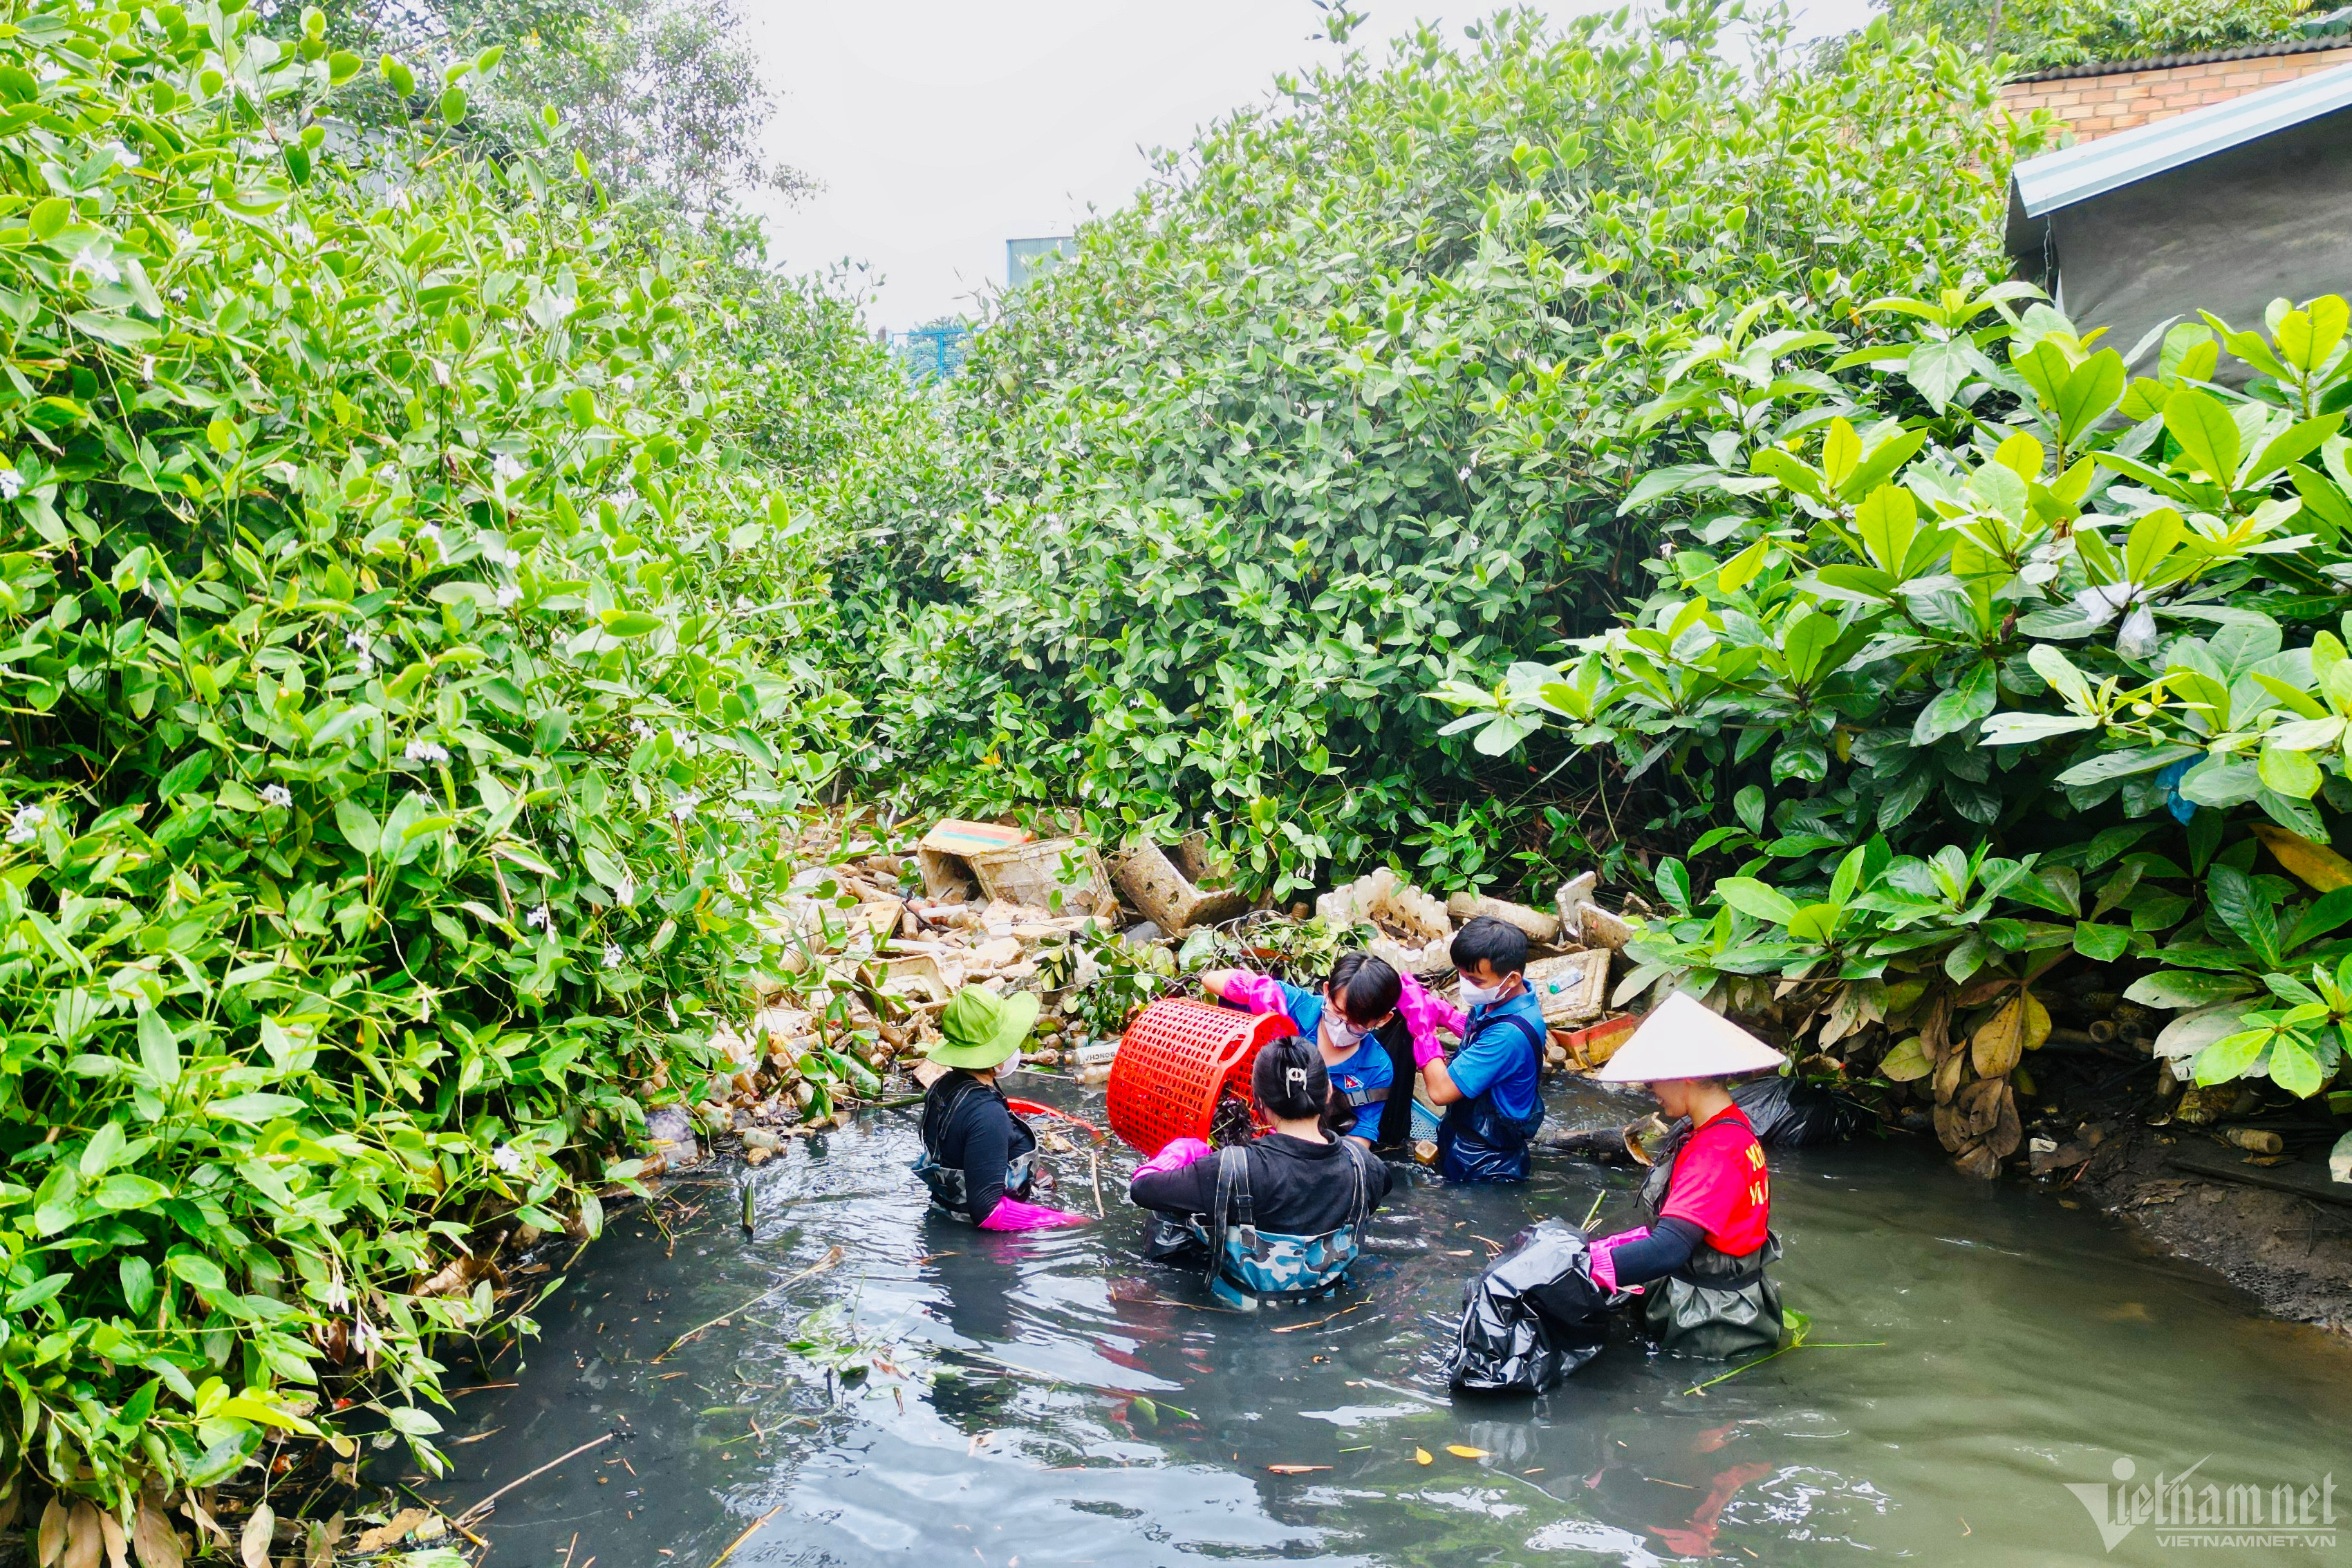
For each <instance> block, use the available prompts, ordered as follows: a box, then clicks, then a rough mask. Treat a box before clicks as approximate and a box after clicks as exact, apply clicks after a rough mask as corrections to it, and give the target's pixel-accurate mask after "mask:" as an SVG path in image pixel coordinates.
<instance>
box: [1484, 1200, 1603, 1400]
mask: <svg viewBox="0 0 2352 1568" xmlns="http://www.w3.org/2000/svg"><path fill="white" fill-rule="evenodd" d="M1608 1306H1609V1292H1607V1291H1606V1290H1603V1289H1601V1287H1600V1286H1599V1285H1598V1284H1596V1283H1594V1281H1593V1279H1592V1254H1591V1252H1590V1251H1588V1250H1587V1249H1586V1247H1585V1245H1584V1233H1583V1232H1582V1231H1580V1230H1578V1229H1577V1228H1576V1227H1575V1226H1572V1225H1570V1224H1568V1223H1567V1222H1566V1221H1564V1220H1556V1219H1548V1220H1545V1221H1544V1222H1543V1223H1542V1224H1540V1225H1536V1226H1529V1227H1528V1229H1526V1230H1523V1231H1521V1232H1519V1234H1518V1235H1517V1236H1516V1237H1512V1238H1511V1246H1510V1248H1509V1250H1508V1251H1507V1252H1505V1253H1504V1254H1503V1256H1502V1257H1500V1258H1496V1259H1495V1261H1494V1262H1492V1263H1490V1264H1488V1265H1487V1266H1486V1272H1485V1273H1483V1274H1481V1275H1479V1276H1478V1278H1476V1279H1473V1280H1472V1281H1471V1282H1470V1284H1469V1286H1468V1288H1467V1289H1465V1291H1464V1292H1463V1306H1462V1327H1461V1328H1460V1330H1459V1331H1456V1333H1455V1335H1454V1352H1453V1353H1452V1354H1451V1355H1450V1356H1448V1357H1447V1358H1446V1363H1445V1376H1446V1381H1447V1382H1448V1383H1449V1384H1452V1385H1453V1386H1454V1388H1455V1389H1457V1390H1459V1391H1462V1392H1465V1393H1472V1394H1541V1393H1544V1392H1545V1391H1546V1390H1548V1389H1551V1388H1556V1387H1558V1386H1559V1382H1560V1380H1561V1379H1562V1378H1564V1377H1566V1376H1567V1375H1568V1374H1569V1373H1572V1372H1574V1371H1575V1370H1576V1369H1577V1368H1579V1367H1580V1366H1582V1365H1583V1364H1584V1363H1587V1362H1589V1361H1591V1359H1592V1358H1593V1357H1594V1356H1597V1355H1599V1354H1600V1353H1601V1343H1602V1342H1603V1340H1604V1339H1605V1338H1606V1335H1607V1318H1606V1314H1607V1310H1608Z"/></svg>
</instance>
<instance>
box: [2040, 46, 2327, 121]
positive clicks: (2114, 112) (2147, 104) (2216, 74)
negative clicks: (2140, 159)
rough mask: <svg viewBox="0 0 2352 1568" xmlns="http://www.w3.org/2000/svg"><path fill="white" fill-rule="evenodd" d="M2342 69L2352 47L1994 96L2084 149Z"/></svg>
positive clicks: (2070, 80)
mask: <svg viewBox="0 0 2352 1568" xmlns="http://www.w3.org/2000/svg"><path fill="white" fill-rule="evenodd" d="M2347 63H2352V44H2347V46H2346V47H2343V48H2340V49H2313V50H2310V51H2308V52H2305V53H2299V54H2291V55H2267V56H2264V55H2255V56H2251V57H2248V58H2242V59H2234V60H2204V61H2200V62H2199V63H2197V64H2195V65H2177V66H2168V67H2165V68H2161V69H2157V70H2121V71H2113V72H2110V73H2108V74H2106V75H2105V76H2063V77H2053V78H2049V79H2043V80H2040V81H2013V82H2011V83H2010V84H2009V85H2008V86H2006V87H2004V88H2002V89H2000V97H2001V102H2002V104H2003V105H2004V106H2005V107H2007V108H2008V109H2009V110H2010V111H2011V113H2013V114H2017V115H2019V116H2023V115H2025V114H2028V113H2031V112H2032V110H2037V109H2046V110H2050V112H2051V113H2053V114H2054V115H2056V116H2057V117H2058V118H2059V119H2061V120H2063V121H2065V122H2066V125H2067V128H2068V129H2069V130H2070V131H2072V132H2074V140H2075V141H2077V142H2088V141H2091V140H2093V139H2094V138H2096V137H2100V136H2105V135H2107V134H2108V133H2110V132H2116V131H2128V130H2130V129H2131V128H2132V127H2133V126H2135V125H2145V124H2147V122H2148V121H2151V120H2163V119H2165V118H2167V117H2168V116H2170V115H2175V114H2179V113H2180V112H2182V111H2183V110H2190V109H2195V108H2198V107H2199V106H2200V105H2202V104H2208V103H2220V102H2221V101H2222V100H2226V99H2232V98H2235V97H2237V96H2238V95H2239V94H2240V93H2244V92H2252V91H2253V90H2254V89H2256V88H2263V87H2273V86H2276V85H2277V84H2278V83H2280V82H2283V81H2293V80H2294V79H2296V78H2297V77H2305V76H2309V75H2310V74H2311V73H2312V72H2314V71H2324V70H2327V69H2330V68H2334V67H2336V66H2340V65H2345V64H2347Z"/></svg>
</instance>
